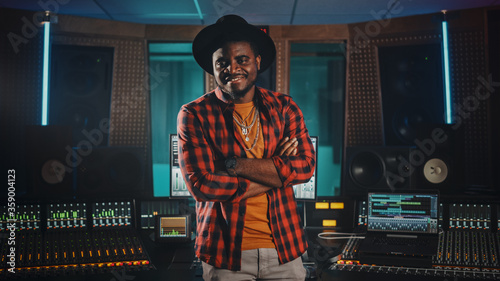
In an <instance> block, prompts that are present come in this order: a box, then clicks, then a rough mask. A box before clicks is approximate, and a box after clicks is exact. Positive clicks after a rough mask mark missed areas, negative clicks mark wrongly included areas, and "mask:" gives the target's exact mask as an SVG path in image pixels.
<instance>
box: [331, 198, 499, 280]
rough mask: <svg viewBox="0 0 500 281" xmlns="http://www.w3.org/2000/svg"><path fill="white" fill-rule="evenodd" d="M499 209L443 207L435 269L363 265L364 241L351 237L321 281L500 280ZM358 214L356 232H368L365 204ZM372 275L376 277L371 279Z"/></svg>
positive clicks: (434, 260)
mask: <svg viewBox="0 0 500 281" xmlns="http://www.w3.org/2000/svg"><path fill="white" fill-rule="evenodd" d="M499 207H500V206H497V205H490V204H473V203H456V204H455V203H452V204H441V208H440V211H441V215H440V221H439V224H440V226H441V232H440V233H439V244H438V247H437V250H436V254H435V255H434V256H433V257H432V268H414V267H404V266H403V267H401V266H392V265H391V264H387V263H385V262H384V260H383V259H381V260H380V262H379V263H377V264H361V263H360V262H359V253H358V248H359V245H360V244H361V241H362V239H360V238H359V237H352V238H350V239H349V240H348V241H347V242H346V243H345V244H344V246H343V250H342V254H341V259H340V260H339V261H337V262H335V263H333V264H330V265H328V268H327V269H326V270H325V274H324V275H325V277H324V278H323V279H321V280H329V279H328V276H329V275H332V274H335V278H339V276H341V275H339V274H340V273H344V272H349V273H353V272H356V273H357V274H361V275H358V276H356V277H354V276H350V277H346V278H351V279H353V280H354V279H359V280H362V279H365V278H370V279H372V280H377V278H371V277H374V276H379V275H377V274H380V273H383V276H385V277H384V279H385V280H387V276H388V275H387V274H391V273H392V274H399V275H407V276H417V277H419V278H420V279H422V277H424V276H425V277H427V278H426V279H428V278H431V277H436V278H437V277H439V278H438V279H436V280H444V279H443V277H444V278H448V277H452V278H455V279H456V280H470V279H489V280H497V279H500V262H499V260H498V258H499V256H498V254H499V251H500V232H498V231H496V230H497V229H498V225H496V224H497V221H496V220H495V221H493V220H492V214H495V216H496V217H498V215H499V211H498V210H500V208H499ZM443 211H444V212H443ZM357 212H358V216H357V231H358V232H359V231H364V230H365V229H366V203H365V202H359V204H358V208H357ZM402 258H403V259H404V258H405V257H402ZM372 273H377V274H375V275H373V276H372V275H371V274H372ZM368 276H371V277H368ZM380 276H382V275H380ZM380 276H379V277H380ZM400 278H401V276H400ZM405 278H407V277H405ZM417 279H418V278H417ZM431 279H432V278H431Z"/></svg>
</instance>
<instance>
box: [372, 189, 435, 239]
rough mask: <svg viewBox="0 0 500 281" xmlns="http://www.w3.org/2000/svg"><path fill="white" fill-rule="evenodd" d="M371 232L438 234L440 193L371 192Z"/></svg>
mask: <svg viewBox="0 0 500 281" xmlns="http://www.w3.org/2000/svg"><path fill="white" fill-rule="evenodd" d="M367 205H368V218H367V222H368V226H367V230H368V231H381V232H388V231H389V232H411V233H429V234H436V233H438V229H439V226H438V218H439V193H438V192H437V191H436V192H431V191H423V192H418V191H414V192H411V191H408V192H399V193H392V192H368V203H367Z"/></svg>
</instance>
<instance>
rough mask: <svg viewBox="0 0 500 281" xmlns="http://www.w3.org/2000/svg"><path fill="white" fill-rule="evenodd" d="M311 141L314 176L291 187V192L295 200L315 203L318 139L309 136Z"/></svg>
mask: <svg viewBox="0 0 500 281" xmlns="http://www.w3.org/2000/svg"><path fill="white" fill-rule="evenodd" d="M311 141H312V144H313V146H314V150H315V152H316V167H315V169H314V174H313V176H312V177H311V179H310V180H309V181H308V182H307V183H302V184H297V185H294V186H293V192H294V194H295V200H303V201H309V200H311V201H315V200H316V194H317V192H316V191H317V184H318V179H317V172H318V165H317V163H318V137H317V136H311Z"/></svg>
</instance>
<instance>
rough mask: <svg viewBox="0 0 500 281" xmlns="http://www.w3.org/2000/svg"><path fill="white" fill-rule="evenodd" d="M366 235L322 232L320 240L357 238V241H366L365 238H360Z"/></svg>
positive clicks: (319, 236) (319, 235) (319, 234)
mask: <svg viewBox="0 0 500 281" xmlns="http://www.w3.org/2000/svg"><path fill="white" fill-rule="evenodd" d="M337 235H347V236H337ZM360 235H364V234H363V233H346V232H322V233H318V238H321V239H325V240H341V239H352V238H357V239H365V236H360Z"/></svg>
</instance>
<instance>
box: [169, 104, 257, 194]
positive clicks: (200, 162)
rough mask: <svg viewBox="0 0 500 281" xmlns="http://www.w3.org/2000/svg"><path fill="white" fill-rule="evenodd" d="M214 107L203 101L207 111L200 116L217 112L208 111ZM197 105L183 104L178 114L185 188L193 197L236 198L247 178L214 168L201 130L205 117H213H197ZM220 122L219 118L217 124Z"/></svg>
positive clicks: (246, 183)
mask: <svg viewBox="0 0 500 281" xmlns="http://www.w3.org/2000/svg"><path fill="white" fill-rule="evenodd" d="M215 107H216V106H210V104H205V106H204V107H203V108H204V109H203V110H206V112H204V114H201V116H205V117H207V116H217V115H218V114H216V113H211V112H210V111H214V110H217V108H215ZM198 109H199V108H198V104H197V103H191V104H188V105H184V106H183V107H182V108H181V110H180V112H179V114H178V118H177V135H178V137H179V164H180V166H181V168H182V169H183V170H184V171H185V172H183V175H184V177H185V182H186V185H187V188H188V190H189V191H190V192H191V194H192V196H193V197H194V199H195V200H196V201H213V202H227V201H231V202H238V201H239V200H241V197H242V196H243V194H245V192H246V191H247V189H248V185H249V183H250V181H249V180H247V179H244V178H241V177H233V176H229V175H225V174H218V173H216V172H215V164H214V163H215V157H214V152H213V151H212V149H211V148H210V147H209V143H210V140H209V139H207V138H206V137H207V136H205V135H204V131H203V128H206V126H208V124H207V120H209V121H214V120H210V117H208V118H207V119H205V118H203V119H201V120H200V119H199V116H200V114H196V111H197V110H198ZM213 123H217V122H213ZM222 124H223V122H220V124H219V125H222ZM210 125H213V124H210Z"/></svg>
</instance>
